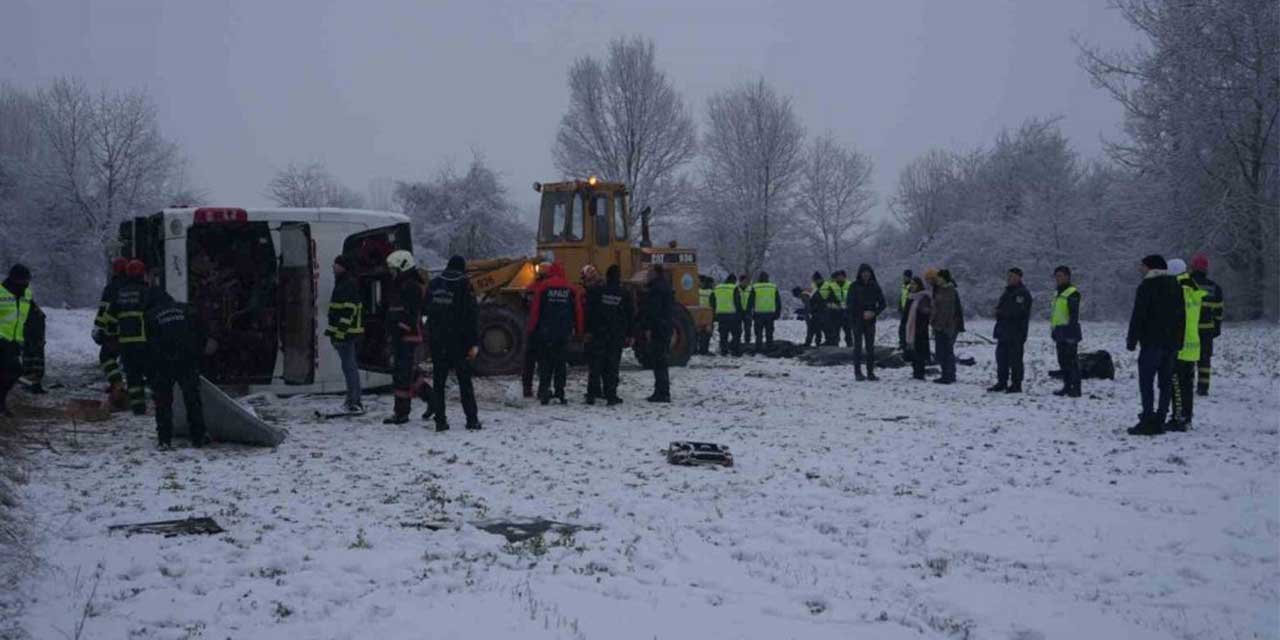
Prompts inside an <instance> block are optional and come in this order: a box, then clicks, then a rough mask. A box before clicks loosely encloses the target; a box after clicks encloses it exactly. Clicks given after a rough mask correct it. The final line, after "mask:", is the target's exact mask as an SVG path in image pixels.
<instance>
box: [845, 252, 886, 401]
mask: <svg viewBox="0 0 1280 640" xmlns="http://www.w3.org/2000/svg"><path fill="white" fill-rule="evenodd" d="M846 306H847V307H848V311H849V319H848V324H849V325H850V326H851V327H852V328H853V375H854V379H855V380H859V381H861V380H871V381H873V382H874V381H876V380H879V379H880V378H877V377H876V370H875V366H876V318H878V317H879V316H880V313H881V312H883V311H884V310H885V307H886V306H887V304H886V303H885V300H884V290H883V289H881V288H880V281H879V280H876V272H875V270H874V269H872V268H871V265H869V264H866V263H863V264H861V265H858V273H857V275H856V276H855V277H854V279H853V281H852V282H851V283H850V287H849V293H848V295H847V300H846ZM864 362H865V364H866V369H867V375H866V376H865V377H864V376H863V375H862V368H863V364H864Z"/></svg>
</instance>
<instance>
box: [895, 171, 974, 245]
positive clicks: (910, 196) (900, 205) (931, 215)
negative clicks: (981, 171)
mask: <svg viewBox="0 0 1280 640" xmlns="http://www.w3.org/2000/svg"><path fill="white" fill-rule="evenodd" d="M959 164H960V158H959V156H957V155H956V154H955V153H952V152H949V151H943V150H941V149H932V150H930V151H929V152H928V153H926V154H925V155H923V156H921V157H919V158H916V159H915V160H912V161H911V162H910V163H908V164H907V166H905V167H903V168H902V172H901V173H900V174H899V176H898V190H897V193H896V194H895V195H894V196H893V199H891V200H890V201H889V208H890V209H891V210H892V211H893V215H894V217H895V218H896V219H897V220H898V223H899V224H901V225H902V226H903V227H905V228H906V229H907V231H908V232H910V233H912V234H913V235H915V236H916V237H917V238H918V239H919V242H920V245H921V246H925V245H928V243H929V242H931V241H933V239H934V238H935V237H936V236H937V235H938V232H940V231H941V230H942V229H943V228H944V227H945V226H947V224H949V223H950V222H952V221H953V220H954V219H955V216H956V213H957V212H956V209H955V207H956V204H957V191H956V182H957V180H958V174H959V169H958V167H959Z"/></svg>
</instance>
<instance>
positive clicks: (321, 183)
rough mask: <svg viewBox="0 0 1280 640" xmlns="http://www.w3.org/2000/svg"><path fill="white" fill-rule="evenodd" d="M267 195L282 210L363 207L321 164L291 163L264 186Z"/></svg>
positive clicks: (355, 195) (350, 191)
mask: <svg viewBox="0 0 1280 640" xmlns="http://www.w3.org/2000/svg"><path fill="white" fill-rule="evenodd" d="M266 195H267V197H269V198H271V200H272V202H275V203H276V205H278V206H281V207H308V208H315V207H336V208H340V209H359V208H361V207H363V206H364V197H363V196H361V195H360V194H359V193H358V192H356V191H355V190H353V189H351V188H349V187H347V186H345V185H343V184H342V183H341V182H339V181H338V179H337V178H335V177H333V174H331V173H329V170H328V169H326V168H325V166H324V164H323V163H320V162H310V163H307V164H298V163H294V162H290V163H289V166H287V167H285V168H284V169H281V170H279V171H277V172H276V175H275V177H274V178H272V179H271V182H269V183H268V184H267V193H266Z"/></svg>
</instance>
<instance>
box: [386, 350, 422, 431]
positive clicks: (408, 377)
mask: <svg viewBox="0 0 1280 640" xmlns="http://www.w3.org/2000/svg"><path fill="white" fill-rule="evenodd" d="M417 356H418V344H417V343H416V342H404V341H401V340H397V341H396V343H395V345H394V346H393V348H392V352H391V387H392V389H393V390H394V391H395V396H396V399H397V400H400V401H401V403H400V404H402V405H403V411H404V413H405V414H406V415H407V414H408V413H409V409H410V404H411V403H412V402H413V368H414V366H415V365H417V364H418V363H417V362H416V360H417Z"/></svg>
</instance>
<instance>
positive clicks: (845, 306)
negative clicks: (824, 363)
mask: <svg viewBox="0 0 1280 640" xmlns="http://www.w3.org/2000/svg"><path fill="white" fill-rule="evenodd" d="M836 284H839V285H840V330H841V331H843V332H844V346H846V347H852V346H853V316H852V315H850V313H849V289H850V288H851V287H852V286H853V281H852V280H849V273H848V272H847V271H845V270H844V269H841V270H840V271H838V272H836ZM838 337H839V336H837V338H838Z"/></svg>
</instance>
